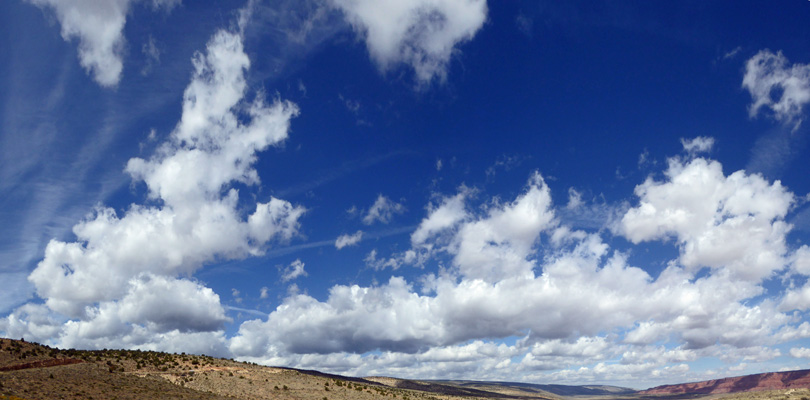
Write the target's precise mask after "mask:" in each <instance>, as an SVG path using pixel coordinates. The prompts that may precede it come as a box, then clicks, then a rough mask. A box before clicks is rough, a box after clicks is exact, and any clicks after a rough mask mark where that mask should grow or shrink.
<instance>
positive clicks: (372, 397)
mask: <svg viewBox="0 0 810 400" xmlns="http://www.w3.org/2000/svg"><path fill="white" fill-rule="evenodd" d="M808 387H810V370H806V371H793V372H789V373H769V374H758V375H750V376H748V377H736V378H726V379H718V380H714V381H706V382H697V383H689V384H683V385H668V386H660V387H657V388H653V389H649V390H647V391H643V392H636V391H633V390H631V389H626V388H619V387H614V386H567V385H538V384H528V383H514V382H481V381H448V380H444V381H439V380H433V381H420V380H408V379H397V378H391V377H366V378H352V377H345V376H340V375H332V374H325V373H322V372H319V371H312V370H299V369H292V368H280V367H264V366H259V365H256V364H251V363H244V362H237V361H233V360H228V359H221V358H213V357H208V356H197V355H187V354H168V353H161V352H154V351H138V350H96V351H82V350H60V349H54V348H50V347H48V346H42V345H39V344H36V343H28V342H23V341H18V340H11V339H0V400H21V399H22V400H38V399H47V400H52V399H88V400H98V399H106V400H125V399H202V400H224V399H231V400H233V399H239V400H248V399H251V400H253V399H280V400H491V399H507V400H566V399H594V400H596V399H598V400H606V399H627V400H641V399H656V400H674V399H695V398H701V397H706V396H711V397H713V398H717V396H721V397H722V398H724V399H726V398H727V399H728V400H755V399H765V398H777V397H778V398H781V399H785V400H807V399H809V398H810V390H808V389H799V388H808ZM768 389H773V390H771V391H764V390H768ZM774 390H775V391H774ZM735 391H746V392H745V393H741V394H731V395H728V394H726V395H722V394H719V393H729V392H735ZM752 391H753V392H752ZM729 396H731V397H729Z"/></svg>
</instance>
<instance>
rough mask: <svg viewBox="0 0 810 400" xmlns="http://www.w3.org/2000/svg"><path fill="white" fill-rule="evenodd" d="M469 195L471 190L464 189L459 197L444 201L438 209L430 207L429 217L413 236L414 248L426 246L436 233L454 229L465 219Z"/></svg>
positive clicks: (420, 224)
mask: <svg viewBox="0 0 810 400" xmlns="http://www.w3.org/2000/svg"><path fill="white" fill-rule="evenodd" d="M468 195H469V190H467V189H466V188H462V190H461V191H460V192H459V193H458V194H457V195H455V196H453V197H448V198H445V199H443V200H442V204H441V205H439V206H438V207H435V208H434V206H433V205H430V206H429V207H428V213H429V215H428V216H427V217H425V219H423V220H422V222H421V223H419V227H417V228H416V230H415V231H414V232H413V233H412V234H411V243H412V244H413V246H420V245H422V244H424V243H425V242H426V241H427V240H428V239H429V238H431V237H432V236H433V235H435V234H436V233H439V232H441V231H443V230H445V229H448V228H452V227H453V226H455V225H456V224H457V223H459V222H461V221H462V220H463V219H465V218H466V217H467V211H466V210H465V206H464V201H465V200H466V198H467V196H468Z"/></svg>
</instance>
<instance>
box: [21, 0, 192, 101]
mask: <svg viewBox="0 0 810 400" xmlns="http://www.w3.org/2000/svg"><path fill="white" fill-rule="evenodd" d="M28 1H29V2H31V3H32V4H34V5H36V6H37V7H39V8H42V9H52V10H53V11H54V13H55V14H56V18H57V19H58V20H59V24H60V25H61V27H62V38H63V39H65V40H66V41H70V40H72V39H74V38H75V39H78V40H79V46H78V47H79V48H78V50H79V62H80V63H81V65H82V67H84V69H85V70H86V71H87V72H88V73H92V74H93V79H95V80H96V82H98V83H99V84H100V85H101V86H106V87H111V86H115V85H117V84H118V81H119V80H120V79H121V71H122V70H123V62H122V58H123V53H124V47H125V42H126V40H125V39H124V36H123V30H124V25H125V24H126V18H127V14H128V13H129V9H130V5H131V4H132V3H133V1H132V0H109V1H95V0H77V1H60V0H28ZM180 1H181V0H152V8H153V9H155V10H157V9H160V8H163V9H165V10H166V11H170V10H171V9H172V8H174V7H175V6H177V5H178V4H180ZM152 49H154V47H152Z"/></svg>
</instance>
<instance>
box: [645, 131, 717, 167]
mask: <svg viewBox="0 0 810 400" xmlns="http://www.w3.org/2000/svg"><path fill="white" fill-rule="evenodd" d="M681 145H683V150H684V151H685V152H687V153H689V154H692V155H694V154H697V153H706V152H709V151H711V150H712V147H714V138H713V137H707V136H698V137H696V138H692V139H684V138H681ZM639 164H641V161H639Z"/></svg>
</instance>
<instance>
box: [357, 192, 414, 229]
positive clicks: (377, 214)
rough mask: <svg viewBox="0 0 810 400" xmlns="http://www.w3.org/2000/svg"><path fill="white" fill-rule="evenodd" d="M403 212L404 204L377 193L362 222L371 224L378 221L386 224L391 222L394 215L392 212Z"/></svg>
mask: <svg viewBox="0 0 810 400" xmlns="http://www.w3.org/2000/svg"><path fill="white" fill-rule="evenodd" d="M404 212H405V206H403V205H402V204H400V203H397V202H394V201H391V200H390V199H389V198H388V197H385V196H383V195H379V196H377V200H375V201H374V204H373V205H372V206H371V208H369V210H368V213H366V215H365V216H364V217H363V223H364V224H366V225H371V224H373V223H374V222H378V221H379V222H382V223H383V224H387V223H389V222H391V218H393V217H394V214H402V213H404Z"/></svg>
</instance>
